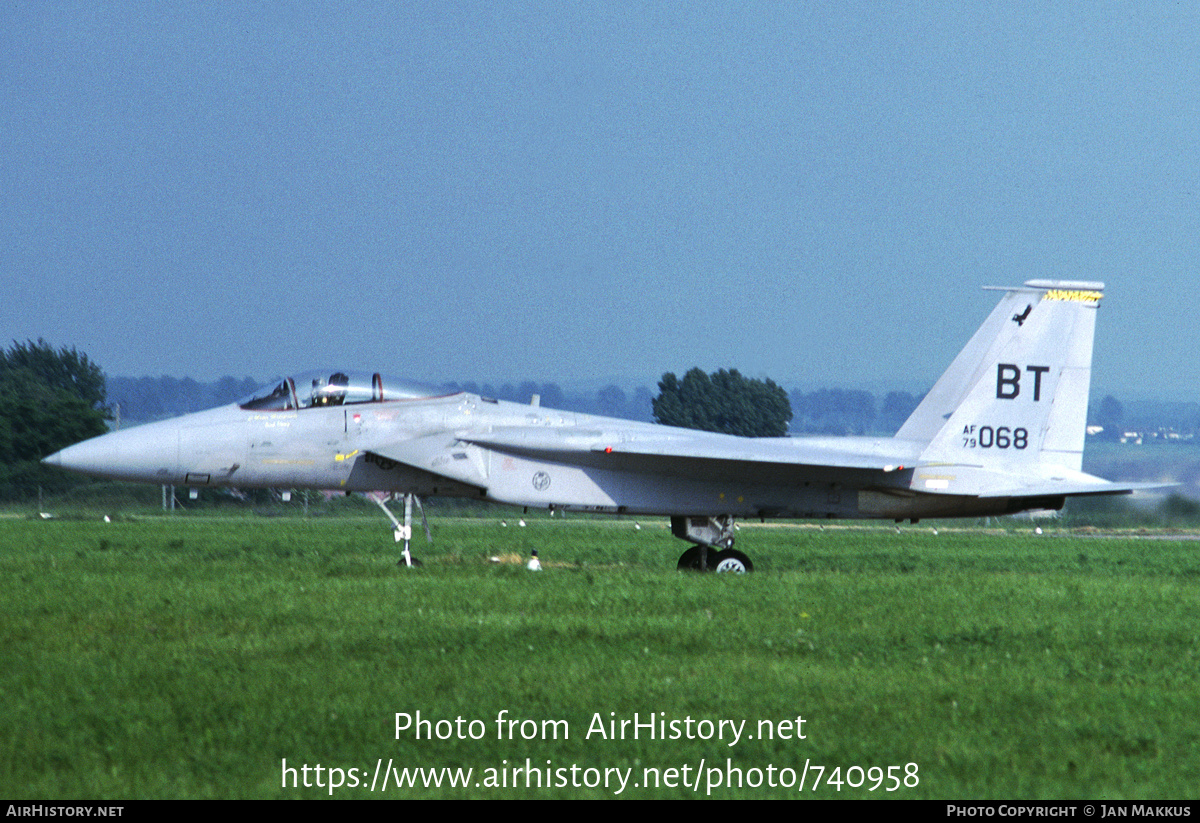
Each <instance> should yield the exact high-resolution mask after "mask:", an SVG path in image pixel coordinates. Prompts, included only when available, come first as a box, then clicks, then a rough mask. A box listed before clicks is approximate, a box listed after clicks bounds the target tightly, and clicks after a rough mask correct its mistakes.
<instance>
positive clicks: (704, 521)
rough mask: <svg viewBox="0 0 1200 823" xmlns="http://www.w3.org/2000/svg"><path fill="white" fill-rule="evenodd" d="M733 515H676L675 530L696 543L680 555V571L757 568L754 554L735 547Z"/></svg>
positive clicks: (731, 570) (682, 536)
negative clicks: (748, 555) (752, 561)
mask: <svg viewBox="0 0 1200 823" xmlns="http://www.w3.org/2000/svg"><path fill="white" fill-rule="evenodd" d="M733 532H734V526H733V518H732V517H730V516H729V515H721V516H720V517H672V518H671V534H673V535H675V536H676V537H678V538H680V539H682V540H687V541H689V542H692V543H695V544H696V545H694V546H692V547H691V548H690V549H688V550H687V551H685V552H684V553H683V554H682V555H680V556H679V565H678V566H677V568H678V569H679V570H680V571H713V572H732V573H733V574H745V573H746V572H751V571H754V564H753V563H751V562H750V558H749V557H747V556H746V555H744V554H742V553H741V552H739V551H736V550H735V549H734V548H733V540H734V534H733Z"/></svg>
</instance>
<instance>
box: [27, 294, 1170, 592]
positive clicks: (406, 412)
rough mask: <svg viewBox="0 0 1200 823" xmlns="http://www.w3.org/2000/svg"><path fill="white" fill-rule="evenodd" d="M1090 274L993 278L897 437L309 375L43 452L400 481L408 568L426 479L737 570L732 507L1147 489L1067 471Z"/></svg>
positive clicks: (162, 468)
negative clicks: (616, 411) (630, 529)
mask: <svg viewBox="0 0 1200 823" xmlns="http://www.w3.org/2000/svg"><path fill="white" fill-rule="evenodd" d="M1103 289H1104V284H1103V283H1092V282H1069V281H1055V280H1030V281H1028V282H1027V283H1025V284H1024V285H1023V286H1017V287H1011V288H1002V289H996V290H997V291H1002V292H1003V295H1002V297H1001V298H1000V302H999V304H998V305H997V306H996V308H995V310H993V311H992V313H991V315H990V316H989V317H988V318H987V320H985V321H984V323H983V325H982V326H981V327H980V328H979V330H978V331H977V332H976V333H975V335H974V336H973V337H972V338H971V340H970V341H969V342H968V343H967V345H966V347H965V348H964V349H963V350H962V352H960V353H959V355H958V357H956V358H955V359H954V362H953V363H951V364H950V368H949V369H947V371H946V373H945V374H943V375H942V376H941V378H940V379H939V380H938V381H937V383H936V384H934V386H933V388H932V389H931V390H930V392H929V393H928V394H927V395H926V396H925V398H924V399H923V400H922V401H921V403H920V405H918V407H917V408H916V410H915V411H913V413H912V416H911V417H909V418H908V420H907V421H906V422H905V423H904V425H903V426H902V427H901V428H900V430H899V431H898V432H897V433H896V435H895V436H894V437H783V438H747V437H736V436H733V435H726V434H715V433H711V432H703V431H694V430H690V429H680V428H672V427H668V426H661V425H655V424H651V423H637V422H633V421H629V420H618V419H613V418H606V417H596V416H592V415H584V414H574V413H569V412H561V411H553V410H551V409H548V408H541V407H540V406H539V404H538V403H537V401H536V400H534V401H532V402H531V404H530V405H522V404H519V403H509V402H502V401H498V400H493V399H490V398H487V397H481V396H479V395H475V394H471V393H469V392H454V393H449V394H448V393H446V392H444V391H439V390H437V389H433V388H429V387H425V386H420V385H417V384H414V383H412V382H408V381H404V380H396V379H393V378H390V377H386V376H383V375H380V374H371V373H361V374H359V373H354V372H341V371H335V372H329V371H325V372H320V373H307V374H303V375H298V376H295V377H288V378H286V379H284V380H282V381H281V382H279V383H277V384H273V385H271V386H268V387H266V388H265V389H263V390H261V391H259V392H256V393H255V394H253V395H252V396H250V397H247V398H245V399H244V400H242V401H240V402H238V403H236V404H233V405H230V406H224V407H221V408H216V409H212V410H210V411H206V412H200V413H197V414H189V415H185V416H183V417H179V418H175V419H172V420H166V421H162V422H158V423H150V424H147V425H143V426H137V427H135V428H131V429H126V430H122V431H116V432H112V433H110V434H105V435H102V436H100V437H96V438H93V439H91V440H87V441H85V442H82V443H79V444H77V445H74V446H69V447H68V448H65V449H63V450H62V451H59V452H57V453H55V454H53V455H51V456H50V457H47V458H46V460H45V462H46V463H48V464H50V465H54V466H61V467H62V468H64V469H69V470H71V471H76V472H82V473H85V474H90V475H95V476H99V477H106V478H113V479H120V480H134V481H142V482H147V483H160V484H180V485H187V486H192V487H196V486H230V487H240V488H252V487H260V488H261V487H271V488H308V489H326V490H328V489H334V490H341V491H345V492H355V491H358V492H371V491H386V492H392V493H395V494H400V495H404V497H405V523H404V525H403V526H401V525H400V523H399V521H398V520H397V519H396V518H395V517H393V516H392V515H391V513H390V512H388V516H389V517H391V518H392V522H393V523H394V524H395V525H396V539H397V541H399V540H401V539H403V541H404V543H405V550H404V557H405V561H404V562H406V563H409V564H411V563H412V560H411V555H410V554H409V551H408V540H409V538H410V537H411V521H412V504H413V501H414V499H415V498H416V496H437V495H443V496H459V497H471V498H477V499H482V500H490V501H496V502H500V503H508V504H512V505H517V506H526V507H541V508H549V509H551V510H561V511H586V512H608V513H613V514H629V515H665V516H668V517H670V521H671V530H672V532H673V533H674V534H675V536H677V537H680V538H682V539H684V540H686V541H689V542H691V543H692V544H694V545H693V547H692V548H691V549H689V550H688V551H686V552H684V553H683V556H682V557H681V558H680V561H679V566H680V568H698V569H706V568H708V569H718V570H732V571H745V570H748V569H749V568H751V563H750V560H749V559H748V558H747V557H746V555H744V554H742V553H740V552H737V551H735V550H734V549H733V542H734V520H735V518H739V517H740V518H748V517H754V518H767V517H791V518H848V519H853V518H890V519H895V520H896V521H897V522H899V521H901V520H905V519H908V520H911V521H912V522H914V523H915V522H916V521H917V520H918V519H919V518H922V517H981V516H990V515H1003V514H1014V513H1017V512H1022V511H1029V510H1038V509H1060V508H1062V506H1063V504H1064V501H1065V500H1066V498H1068V497H1073V496H1085V495H1109V494H1125V493H1129V492H1132V491H1134V490H1135V489H1137V488H1145V487H1150V486H1152V485H1155V484H1115V483H1111V482H1109V481H1107V480H1103V479H1101V478H1099V477H1093V476H1091V475H1088V474H1085V473H1084V472H1083V471H1082V461H1083V443H1084V429H1085V424H1086V418H1087V407H1088V388H1089V383H1090V380H1091V362H1092V337H1093V332H1094V329H1095V324H1096V310H1097V308H1098V307H1099V305H1100V301H1101V298H1102V296H1103ZM380 505H381V506H382V505H383V504H382V503H380ZM384 511H385V512H387V511H388V510H387V509H386V507H384Z"/></svg>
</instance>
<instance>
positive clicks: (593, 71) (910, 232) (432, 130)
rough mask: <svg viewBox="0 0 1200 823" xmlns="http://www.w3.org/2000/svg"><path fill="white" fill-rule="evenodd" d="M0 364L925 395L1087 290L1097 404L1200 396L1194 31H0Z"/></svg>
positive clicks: (554, 11) (825, 15) (749, 23)
mask: <svg viewBox="0 0 1200 823" xmlns="http://www.w3.org/2000/svg"><path fill="white" fill-rule="evenodd" d="M0 44H2V45H0V277H2V278H3V284H4V288H3V291H2V293H0V335H3V338H4V340H3V341H2V342H4V343H7V341H8V340H12V339H17V340H24V339H26V338H37V337H44V338H46V339H47V340H48V341H50V342H51V343H53V344H55V345H72V346H76V347H78V348H79V349H81V350H82V351H84V352H86V353H88V354H89V355H90V356H91V357H92V358H93V359H94V360H95V361H96V362H98V363H99V364H100V365H101V366H102V367H103V368H104V369H105V370H106V371H107V372H109V373H110V374H115V375H129V376H138V375H143V374H153V375H157V374H172V375H176V376H184V375H190V376H193V377H196V378H199V379H213V378H216V377H219V376H221V375H224V374H232V375H236V376H239V377H241V376H244V375H251V376H254V377H258V378H262V379H266V378H268V377H271V376H274V375H277V374H280V373H285V372H292V371H298V370H302V369H307V368H311V367H315V366H324V365H339V366H345V367H351V368H373V369H376V370H380V371H384V372H389V373H396V374H401V375H407V376H410V377H414V378H419V379H423V380H440V379H455V380H489V381H502V380H521V379H534V380H538V381H559V382H564V383H565V382H567V381H569V380H572V379H575V378H581V379H583V380H588V381H594V382H595V383H596V384H597V385H599V384H601V383H602V382H604V381H606V380H608V379H609V378H611V377H615V376H621V377H627V378H629V379H631V380H636V381H639V382H642V383H646V384H647V385H652V381H653V380H654V379H655V378H656V377H657V376H658V375H660V374H661V373H662V372H663V371H668V370H670V371H677V372H682V371H684V370H686V369H688V368H689V367H691V366H693V365H699V366H702V367H704V368H705V369H708V370H713V369H716V368H721V367H732V368H738V369H740V370H741V371H742V372H744V373H746V374H750V375H752V376H769V377H772V378H774V379H775V380H777V381H778V382H780V383H782V384H783V385H785V386H786V387H787V388H792V387H794V386H797V385H803V386H805V387H815V386H820V385H841V386H855V387H864V388H872V389H876V390H878V389H881V388H889V387H895V388H909V389H923V388H926V387H928V385H929V384H930V383H931V382H932V381H933V380H934V379H935V378H936V376H937V375H938V374H939V373H940V372H941V371H942V370H943V369H944V368H945V366H946V365H948V363H949V362H950V360H951V359H952V357H953V356H954V354H955V353H956V352H957V351H958V349H959V348H960V347H961V345H962V344H963V343H964V342H965V341H966V339H967V337H968V336H969V335H970V334H971V332H972V331H974V329H975V327H976V326H977V325H978V324H979V323H980V322H981V321H982V319H983V318H984V316H986V314H987V312H988V311H989V310H990V309H991V307H992V305H993V304H994V301H995V299H996V295H995V294H992V293H986V292H983V291H981V290H980V288H979V287H980V286H983V285H1010V284H1017V283H1020V282H1022V281H1024V280H1026V279H1029V278H1034V277H1039V278H1046V277H1055V278H1074V279H1086V280H1102V281H1106V282H1107V284H1108V292H1107V298H1106V302H1105V304H1104V306H1103V308H1102V309H1101V313H1100V318H1099V325H1098V333H1097V345H1096V360H1095V387H1096V389H1097V390H1099V391H1111V392H1114V393H1118V396H1120V397H1122V398H1124V399H1136V398H1139V397H1173V398H1182V399H1192V400H1196V399H1200V392H1197V390H1196V388H1197V385H1198V383H1200V362H1198V360H1197V357H1196V356H1195V355H1196V330H1197V326H1198V324H1197V321H1196V319H1195V308H1196V304H1197V293H1198V291H1200V278H1198V276H1197V275H1198V273H1200V231H1198V229H1200V226H1198V223H1200V12H1198V11H1197V8H1196V6H1195V5H1194V4H1191V3H1167V2H1147V3H1130V2H1079V3H1066V2H1053V3H1050V2H1039V3H1021V2H1009V3H964V2H961V0H955V1H954V2H920V3H907V2H906V3H891V2H883V3H881V2H876V1H874V0H873V1H872V2H837V3H832V2H820V3H817V2H811V3H810V2H783V3H768V2H759V1H758V0H756V2H752V3H729V2H716V3H711V4H704V3H698V2H693V3H634V2H626V1H625V0H622V2H612V3H562V2H547V3H521V2H507V1H506V2H504V3H482V2H481V3H465V2H445V3H420V2H412V3H396V2H387V3H382V4H378V5H372V4H359V3H343V2H338V3H328V4H325V3H318V2H296V3H267V4H258V3H233V2H198V3H189V2H167V3H153V2H139V3H121V2H111V3H108V2H105V3H97V2H94V0H88V2H81V3H63V2H47V3H16V2H3V5H2V6H0Z"/></svg>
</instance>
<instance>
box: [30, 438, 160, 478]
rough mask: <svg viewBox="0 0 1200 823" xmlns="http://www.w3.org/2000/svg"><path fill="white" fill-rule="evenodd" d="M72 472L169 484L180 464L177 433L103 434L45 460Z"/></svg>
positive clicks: (62, 450) (60, 451)
mask: <svg viewBox="0 0 1200 823" xmlns="http://www.w3.org/2000/svg"><path fill="white" fill-rule="evenodd" d="M42 462H43V463H45V464H46V465H48V466H57V467H59V468H61V469H66V470H67V471H70V472H77V473H79V474H86V475H91V476H92V477H104V478H108V479H111V480H134V481H141V482H151V483H153V482H170V481H169V479H166V478H169V477H170V476H171V475H173V474H174V470H175V468H176V465H177V463H178V446H177V439H176V436H175V433H174V432H173V431H171V432H160V431H158V430H157V429H155V428H154V427H151V426H145V427H138V428H135V429H129V430H125V431H119V432H111V433H109V434H103V435H100V436H99V437H93V438H92V439H91V440H85V441H83V442H82V443H76V444H75V445H74V446H67V447H66V448H65V449H61V450H59V451H57V452H55V453H54V454H52V455H50V456H49V457H47V458H45V459H44V460H42Z"/></svg>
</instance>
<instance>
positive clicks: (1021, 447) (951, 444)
mask: <svg viewBox="0 0 1200 823" xmlns="http://www.w3.org/2000/svg"><path fill="white" fill-rule="evenodd" d="M1103 291H1104V284H1103V283H1093V282H1076V281H1061V280H1030V281H1028V282H1027V283H1025V285H1023V286H1020V287H1016V288H1011V289H1006V290H1005V294H1004V296H1003V297H1002V298H1001V299H1000V303H999V305H997V306H996V309H995V310H994V311H993V312H992V313H991V315H990V316H989V317H988V319H987V320H986V321H984V324H983V325H982V326H981V327H980V329H979V331H978V332H976V333H975V336H974V337H972V338H971V340H970V342H969V343H967V346H966V347H965V348H964V349H963V350H962V352H961V353H960V354H959V355H958V357H957V358H955V360H954V362H953V363H952V364H951V365H950V368H949V369H947V371H946V373H945V374H944V375H942V377H941V378H940V379H939V380H938V382H937V383H936V384H935V385H934V387H933V389H931V390H930V392H929V394H928V395H926V397H925V399H924V400H923V401H921V404H920V405H919V406H918V407H917V409H916V411H914V412H913V414H912V416H911V417H910V418H909V419H908V420H907V421H906V422H905V424H904V426H902V427H901V429H900V431H899V432H898V433H897V435H896V436H897V437H898V438H902V439H908V440H916V441H925V442H928V446H927V447H926V448H925V451H924V452H923V453H922V455H921V461H922V463H925V464H937V463H941V464H948V465H965V466H978V467H980V468H985V469H992V470H999V471H1005V470H1007V469H1008V468H1010V467H1011V468H1013V469H1016V468H1018V467H1021V466H1028V465H1029V464H1033V463H1044V464H1048V465H1054V466H1061V467H1063V468H1068V469H1073V470H1075V471H1079V470H1080V468H1081V466H1082V462H1083V440H1084V434H1085V431H1086V428H1087V407H1088V391H1089V388H1090V383H1091V369H1092V338H1093V333H1094V331H1095V327H1096V309H1097V308H1098V307H1099V305H1100V300H1101V298H1102V297H1103Z"/></svg>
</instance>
